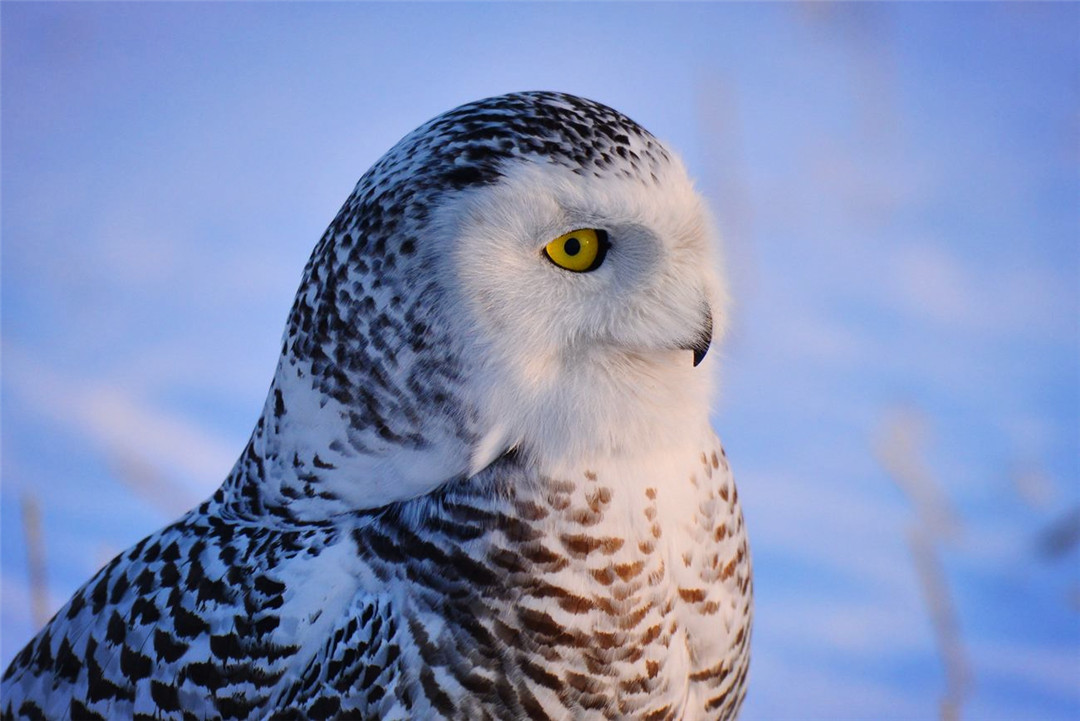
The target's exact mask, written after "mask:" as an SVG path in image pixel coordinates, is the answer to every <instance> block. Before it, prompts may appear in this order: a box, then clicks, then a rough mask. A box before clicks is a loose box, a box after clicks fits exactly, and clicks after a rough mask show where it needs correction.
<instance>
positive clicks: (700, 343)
mask: <svg viewBox="0 0 1080 721" xmlns="http://www.w3.org/2000/svg"><path fill="white" fill-rule="evenodd" d="M710 345H712V311H711V310H710V309H709V306H705V322H704V323H702V325H701V328H700V330H698V334H697V337H696V338H694V342H693V343H691V344H690V345H689V346H684V347H685V348H686V350H692V351H694V367H695V368H696V367H697V366H698V364H700V363H701V361H703V360H705V354H706V353H708V352H709V346H710Z"/></svg>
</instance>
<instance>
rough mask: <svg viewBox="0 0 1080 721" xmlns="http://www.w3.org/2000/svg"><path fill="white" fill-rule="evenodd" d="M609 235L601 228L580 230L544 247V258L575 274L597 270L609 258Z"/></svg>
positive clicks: (561, 236)
mask: <svg viewBox="0 0 1080 721" xmlns="http://www.w3.org/2000/svg"><path fill="white" fill-rule="evenodd" d="M609 246H610V243H609V242H608V234H607V231H605V230H600V229H599V228H578V229H577V230H572V231H570V232H569V233H566V234H564V235H560V236H559V237H558V238H556V239H555V240H553V241H551V242H550V243H548V244H547V245H545V246H544V256H545V257H546V258H547V259H548V260H550V261H551V262H552V263H554V264H555V265H557V266H558V267H560V268H562V269H563V270H569V271H571V272H573V273H588V272H589V271H593V270H596V269H597V268H599V267H600V264H601V263H603V262H604V258H605V257H606V256H607V251H608V247H609Z"/></svg>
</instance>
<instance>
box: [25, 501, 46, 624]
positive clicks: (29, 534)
mask: <svg viewBox="0 0 1080 721" xmlns="http://www.w3.org/2000/svg"><path fill="white" fill-rule="evenodd" d="M19 500H20V505H21V507H22V520H23V534H24V535H25V537H26V570H27V577H28V580H29V584H30V612H31V614H32V615H33V618H34V623H35V624H36V625H37V626H38V627H39V628H40V627H41V626H44V625H45V622H46V621H48V620H49V591H48V585H47V581H46V579H45V543H44V541H43V533H42V530H41V506H40V504H39V503H38V500H37V495H36V494H35V493H34V492H33V491H31V490H28V489H24V490H23V491H22V493H21V494H20V499H19Z"/></svg>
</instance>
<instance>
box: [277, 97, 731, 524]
mask: <svg viewBox="0 0 1080 721" xmlns="http://www.w3.org/2000/svg"><path fill="white" fill-rule="evenodd" d="M713 240H714V239H713V236H712V230H711V225H710V222H709V219H708V217H707V213H706V211H705V209H704V205H703V203H702V202H701V200H700V199H699V197H698V196H697V194H696V193H695V192H694V190H693V187H692V185H691V183H690V181H689V179H688V178H687V175H686V172H685V170H684V169H683V167H682V164H681V163H680V162H679V160H678V159H677V158H676V157H675V156H674V154H673V153H671V152H670V151H669V150H668V149H666V148H665V147H664V146H663V145H662V144H661V143H660V141H658V140H657V139H656V138H654V137H653V136H652V135H651V134H649V133H648V132H647V131H645V130H644V129H643V128H641V127H640V126H639V125H637V124H636V123H634V121H632V120H630V119H629V118H627V117H625V116H623V115H621V114H620V113H618V112H616V111H614V110H612V109H611V108H608V107H606V106H603V105H601V104H599V103H595V102H592V101H589V100H585V99H582V98H576V97H573V96H570V95H565V94H561V93H548V92H529V93H512V94H509V95H504V96H499V97H495V98H488V99H485V100H481V101H477V102H475V103H470V104H467V105H463V106H461V107H459V108H456V109H454V110H451V111H449V112H447V113H444V114H442V115H440V116H438V117H436V118H434V119H433V120H431V121H429V122H428V123H425V124H424V125H422V126H420V127H419V128H417V129H416V130H415V131H413V132H412V133H410V134H408V135H406V136H405V137H404V138H402V140H401V141H399V142H398V143H397V144H396V145H395V146H394V147H393V148H391V150H390V151H389V152H387V153H386V155H384V156H383V157H382V158H381V159H380V160H379V161H378V162H377V163H376V164H375V165H374V166H372V168H371V169H369V170H368V172H367V173H365V174H364V176H363V177H362V178H361V179H360V182H359V183H358V184H357V186H356V188H355V189H354V191H353V193H352V194H351V195H350V196H349V198H348V199H347V200H346V202H345V204H344V205H343V207H342V209H341V210H340V212H339V213H338V215H337V217H336V218H335V219H334V221H333V222H332V223H331V225H330V227H329V228H328V229H327V232H326V233H325V234H324V235H323V238H322V239H321V240H320V242H319V244H318V245H317V246H316V248H315V250H314V252H313V253H312V257H311V259H310V261H309V262H308V265H307V267H306V268H305V271H304V277H303V279H302V280H301V285H300V290H299V292H298V293H297V297H296V301H295V303H294V304H293V309H292V312H291V314H290V318H289V323H288V327H287V329H286V334H285V339H284V343H283V352H282V358H281V362H280V363H279V367H278V372H277V374H276V376H275V381H274V384H273V387H272V389H271V393H270V395H269V396H268V399H267V405H266V410H265V412H264V414H265V416H266V418H267V419H268V420H267V422H266V423H265V427H266V429H267V431H266V432H265V434H264V435H265V436H266V437H265V439H264V443H265V445H266V448H267V449H268V450H267V451H266V452H267V453H268V454H270V455H273V456H274V457H275V458H279V459H285V460H283V461H282V462H283V463H284V462H285V461H289V462H291V463H292V464H293V465H295V466H296V467H297V468H301V469H305V470H304V472H305V473H309V474H310V473H316V471H311V470H310V469H311V468H315V469H318V472H317V475H319V477H320V478H321V479H322V482H323V484H324V487H325V488H328V489H329V491H330V492H331V493H332V494H334V495H336V496H337V497H340V498H342V499H345V500H346V501H347V503H348V504H349V505H351V506H353V507H370V506H371V504H373V503H375V502H377V501H378V502H386V501H388V500H393V499H399V498H407V497H411V496H415V495H419V494H422V493H425V492H427V491H429V490H431V489H432V488H435V487H437V486H438V485H439V484H440V483H443V482H444V481H445V480H446V479H448V478H453V477H457V476H460V475H461V474H466V475H469V474H472V473H475V472H477V471H479V470H480V469H482V468H484V467H485V466H486V465H487V464H489V463H490V462H491V461H492V460H494V459H495V458H497V457H498V456H499V455H501V454H502V453H504V452H505V451H507V450H508V449H517V450H519V451H524V452H526V453H528V454H530V455H532V456H533V458H535V459H537V460H538V461H541V462H548V461H550V462H552V463H559V462H562V461H563V460H566V459H585V458H595V457H597V456H601V455H611V454H618V453H629V452H648V450H649V449H659V448H667V449H670V448H671V447H672V445H673V444H676V443H690V444H691V445H695V447H697V445H699V444H700V442H701V441H702V439H701V434H702V433H703V432H707V431H708V411H709V402H710V398H711V389H712V384H711V362H712V361H713V360H714V358H715V354H710V355H709V356H707V357H704V351H705V350H707V348H708V345H709V342H710V341H711V340H712V338H713V337H714V336H716V335H718V334H719V331H720V329H721V328H722V326H723V321H724V320H725V318H726V311H725V304H724V300H725V292H724V287H723V285H722V283H721V280H720V275H719V272H718V263H717V258H716V255H715V250H714V244H713ZM703 357H704V361H703V362H701V363H698V361H701V360H702V358H703ZM327 438H332V439H333V442H329V443H328V442H327ZM688 452H689V451H688ZM693 453H697V450H693ZM316 455H318V462H316V460H315V457H316ZM327 464H330V465H333V466H334V467H335V468H336V469H337V470H336V471H335V472H333V473H329V472H324V471H325V467H326V466H327ZM282 472H283V473H287V472H290V473H291V472H292V471H291V470H290V469H284V470H283V471H282ZM357 478H363V479H366V480H365V482H364V483H357V482H356V481H355V479H357ZM331 486H332V488H331Z"/></svg>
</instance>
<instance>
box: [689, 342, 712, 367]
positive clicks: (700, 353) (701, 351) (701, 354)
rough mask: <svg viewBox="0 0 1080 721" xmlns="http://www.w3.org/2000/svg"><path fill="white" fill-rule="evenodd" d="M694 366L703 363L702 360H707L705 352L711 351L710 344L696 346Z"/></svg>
mask: <svg viewBox="0 0 1080 721" xmlns="http://www.w3.org/2000/svg"><path fill="white" fill-rule="evenodd" d="M693 350H694V367H695V368H697V367H698V366H699V365H701V361H703V360H705V354H707V353H708V352H709V346H708V344H706V345H705V346H703V347H697V348H694V349H693Z"/></svg>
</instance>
